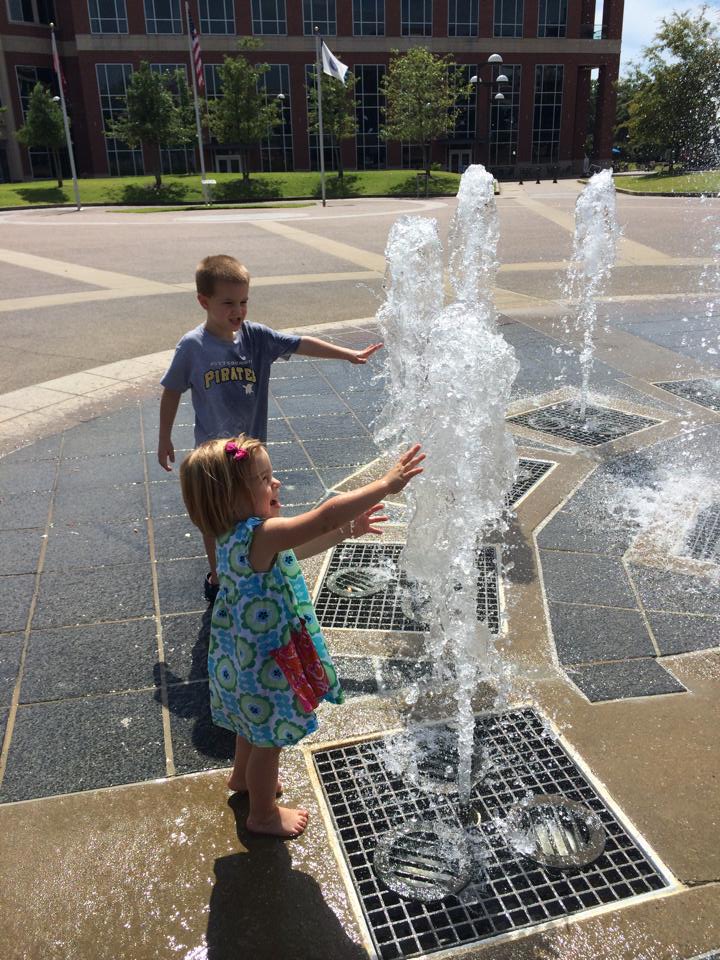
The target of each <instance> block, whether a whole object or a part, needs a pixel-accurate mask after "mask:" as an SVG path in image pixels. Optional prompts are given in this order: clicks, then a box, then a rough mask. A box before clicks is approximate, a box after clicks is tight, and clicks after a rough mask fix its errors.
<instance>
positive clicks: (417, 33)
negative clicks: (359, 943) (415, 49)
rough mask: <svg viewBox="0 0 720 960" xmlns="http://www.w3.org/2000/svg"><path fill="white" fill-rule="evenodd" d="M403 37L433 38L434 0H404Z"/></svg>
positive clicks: (401, 27) (401, 28)
mask: <svg viewBox="0 0 720 960" xmlns="http://www.w3.org/2000/svg"><path fill="white" fill-rule="evenodd" d="M400 33H401V34H402V36H403V37H431V36H432V0H402V21H401V24H400Z"/></svg>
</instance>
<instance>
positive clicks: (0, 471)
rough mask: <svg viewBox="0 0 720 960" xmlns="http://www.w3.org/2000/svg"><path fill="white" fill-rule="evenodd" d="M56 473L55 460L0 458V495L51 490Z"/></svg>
mask: <svg viewBox="0 0 720 960" xmlns="http://www.w3.org/2000/svg"><path fill="white" fill-rule="evenodd" d="M56 473H57V461H56V460H20V461H15V462H10V463H8V462H7V457H2V458H1V459H0V497H2V496H6V495H7V494H9V493H22V494H24V495H27V494H28V493H31V492H33V491H37V490H52V488H53V484H54V483H55V474H56Z"/></svg>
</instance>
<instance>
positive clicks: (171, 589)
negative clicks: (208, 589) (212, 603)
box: [157, 557, 208, 615]
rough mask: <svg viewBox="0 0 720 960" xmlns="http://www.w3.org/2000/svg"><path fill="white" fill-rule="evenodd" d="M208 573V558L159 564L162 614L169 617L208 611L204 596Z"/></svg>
mask: <svg viewBox="0 0 720 960" xmlns="http://www.w3.org/2000/svg"><path fill="white" fill-rule="evenodd" d="M207 572H208V562H207V558H206V557H201V558H199V559H193V560H167V561H163V562H161V563H158V565H157V577H158V590H159V592H160V612H161V613H162V614H163V615H167V614H171V613H190V612H194V611H195V610H197V611H199V612H203V611H204V610H206V609H207V605H208V604H207V600H206V599H205V597H204V596H203V581H204V580H205V577H206V575H207Z"/></svg>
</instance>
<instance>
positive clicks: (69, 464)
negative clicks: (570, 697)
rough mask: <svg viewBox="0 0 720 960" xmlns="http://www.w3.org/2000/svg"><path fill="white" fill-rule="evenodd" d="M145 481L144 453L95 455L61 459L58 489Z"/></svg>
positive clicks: (119, 484)
mask: <svg viewBox="0 0 720 960" xmlns="http://www.w3.org/2000/svg"><path fill="white" fill-rule="evenodd" d="M144 482H145V458H144V456H143V454H141V453H125V454H118V455H117V456H93V457H85V458H79V457H75V458H72V459H68V458H66V457H63V459H62V460H61V461H60V470H59V473H58V484H57V488H58V490H67V489H69V488H71V489H78V488H80V487H84V486H89V485H92V486H96V485H106V486H107V485H110V486H121V485H125V484H131V483H133V484H135V483H138V484H141V483H144Z"/></svg>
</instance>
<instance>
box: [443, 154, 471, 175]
mask: <svg viewBox="0 0 720 960" xmlns="http://www.w3.org/2000/svg"><path fill="white" fill-rule="evenodd" d="M448 160H449V166H450V172H451V173H465V171H466V170H467V168H468V167H469V166H470V164H471V163H472V151H470V150H450V152H449V155H448Z"/></svg>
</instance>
